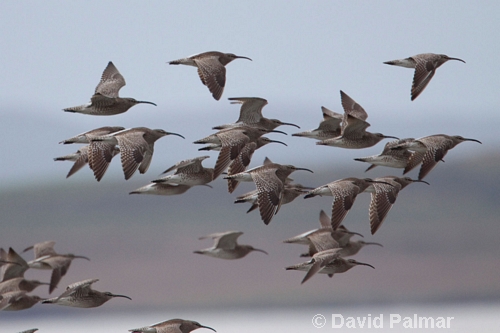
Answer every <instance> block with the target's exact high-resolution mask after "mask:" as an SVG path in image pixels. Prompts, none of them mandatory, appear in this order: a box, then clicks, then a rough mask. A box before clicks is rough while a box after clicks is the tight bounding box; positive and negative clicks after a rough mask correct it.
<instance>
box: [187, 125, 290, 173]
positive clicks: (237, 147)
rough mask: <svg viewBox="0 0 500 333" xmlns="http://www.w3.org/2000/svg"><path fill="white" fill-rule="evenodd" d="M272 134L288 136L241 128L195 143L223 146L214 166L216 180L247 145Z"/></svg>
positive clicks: (259, 129) (222, 132) (226, 130)
mask: <svg viewBox="0 0 500 333" xmlns="http://www.w3.org/2000/svg"><path fill="white" fill-rule="evenodd" d="M270 132H272V133H282V134H285V135H286V133H285V132H282V131H277V130H266V129H263V128H255V127H249V126H240V127H234V128H226V129H222V130H220V131H218V132H217V133H214V134H211V135H209V136H207V137H205V138H203V139H200V140H197V141H195V142H194V143H196V144H217V145H221V148H220V153H219V156H218V157H217V161H216V162H215V166H214V179H216V178H217V177H219V176H220V175H221V174H222V172H223V171H224V170H225V169H226V168H227V167H228V166H229V164H231V161H233V160H234V159H236V158H237V157H238V155H239V154H240V152H241V151H242V149H243V148H244V147H245V145H247V144H248V143H250V142H257V139H258V138H260V137H261V136H262V135H264V134H266V133H270ZM255 149H256V148H255Z"/></svg>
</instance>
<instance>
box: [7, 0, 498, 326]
mask: <svg viewBox="0 0 500 333" xmlns="http://www.w3.org/2000/svg"><path fill="white" fill-rule="evenodd" d="M499 13H500V4H499V3H498V2H496V1H478V2H468V1H454V2H444V1H443V2H435V1H418V2H414V3H410V2H396V1H377V2H366V1H349V2H347V1H342V2H341V1H314V2H304V1H272V2H270V1H251V2H244V3H229V2H224V3H222V2H201V1H196V2H194V1H193V2H173V1H146V2H138V1H104V2H103V1H71V2H60V1H44V2H34V1H4V2H2V3H0V42H1V45H2V51H1V52H0V61H1V63H2V66H0V100H1V101H2V114H3V116H2V117H1V119H2V120H1V122H0V131H1V140H0V148H1V150H2V152H3V158H2V159H1V160H0V170H1V173H0V182H1V186H0V219H1V220H0V221H1V226H2V227H1V230H0V247H2V248H4V249H8V248H9V247H12V248H14V249H15V250H16V251H18V252H19V253H21V252H22V250H23V249H24V248H26V247H28V246H30V245H33V244H35V243H38V242H42V241H46V240H54V241H56V245H55V250H56V251H57V252H59V253H74V254H78V255H84V256H87V257H89V258H90V259H91V261H86V260H78V259H76V260H74V261H73V263H72V265H71V268H70V269H69V272H68V273H67V274H66V276H65V277H63V279H62V280H61V282H60V284H59V288H58V289H56V290H55V291H54V292H53V293H52V295H50V296H55V295H58V294H59V293H61V292H62V291H63V290H64V288H65V287H66V286H67V285H68V284H71V283H73V282H76V281H80V280H83V279H87V278H98V279H99V282H97V283H96V284H94V285H93V287H94V288H95V289H97V290H102V291H104V290H106V291H110V292H113V293H116V294H124V295H128V296H130V297H131V298H132V299H133V301H128V300H126V299H121V298H118V299H114V300H111V301H109V302H108V303H106V304H105V305H103V306H102V307H100V308H97V309H73V308H65V307H60V306H55V305H53V306H51V305H41V304H38V305H35V306H34V307H33V308H31V309H28V310H25V311H19V312H0V322H1V324H0V325H1V326H2V332H3V331H5V332H18V331H22V330H25V329H28V328H33V327H38V328H39V329H40V332H41V333H43V332H63V331H64V332H70V331H71V332H80V331H81V332H83V331H85V330H87V329H88V330H89V331H93V332H104V331H116V332H121V331H126V330H128V329H131V328H133V327H140V326H145V325H148V324H152V323H154V322H159V321H163V320H167V319H171V318H175V317H180V318H184V319H193V320H197V321H200V322H201V324H203V325H207V326H211V327H214V328H215V329H217V331H218V332H229V331H240V332H246V331H256V330H264V331H266V330H267V331H271V330H272V331H275V332H295V331H297V332H303V331H304V330H307V329H309V330H310V329H311V319H312V317H313V316H314V315H315V314H317V313H322V314H323V315H325V316H326V317H327V318H329V316H331V314H332V313H341V314H344V315H345V316H348V315H360V316H366V315H367V314H368V313H371V314H373V315H378V314H380V313H385V316H386V318H388V316H389V313H395V312H396V313H401V314H404V313H409V314H413V313H419V314H422V315H427V316H436V317H437V316H454V317H455V318H456V322H452V323H453V324H454V326H452V329H453V330H456V331H464V332H465V331H467V330H469V329H471V328H477V327H480V328H482V329H483V331H486V330H488V329H490V330H491V331H493V329H495V328H496V327H498V324H499V320H498V316H497V314H498V310H499V309H500V306H499V304H500V303H499V300H500V284H499V283H498V282H499V280H498V277H499V275H500V266H499V265H498V262H499V255H500V245H499V243H498V239H497V238H498V235H499V233H500V224H499V223H498V222H499V218H498V216H499V213H500V209H499V207H498V198H499V196H500V186H499V185H500V175H499V172H498V170H499V167H500V155H499V150H498V145H499V142H500V140H499V138H498V134H497V132H498V130H497V128H498V125H499V124H500V115H499V112H498V107H499V104H500V100H499V98H498V88H499V84H498V73H499V72H500V65H499V62H498V61H497V60H496V55H497V54H498V51H499V49H498V45H500V44H499V42H500V41H499V38H498V34H497V33H495V32H496V31H498V30H499V26H498V15H499ZM205 51H221V52H230V53H235V54H237V55H241V56H247V57H250V58H251V59H252V60H253V61H252V62H250V61H247V60H236V61H234V62H232V63H230V64H229V65H228V66H227V81H226V88H225V91H224V94H223V96H222V98H221V100H220V101H215V100H214V99H213V98H212V96H211V94H210V93H209V91H208V89H207V88H206V87H205V86H203V84H202V83H201V82H200V79H199V78H198V75H197V73H196V69H194V68H192V67H187V66H169V65H168V64H167V62H168V61H170V60H175V59H178V58H182V57H187V56H190V55H193V54H197V53H201V52H205ZM427 52H431V53H443V54H446V55H448V56H451V57H457V58H461V59H464V60H465V61H466V64H463V63H460V62H456V61H450V62H448V63H446V64H445V65H443V66H442V67H440V68H439V69H438V70H437V74H436V75H435V77H434V78H433V79H432V82H431V83H430V84H429V86H428V87H427V88H426V90H425V91H424V92H423V93H422V94H421V95H420V96H419V97H418V98H417V99H416V100H415V101H413V102H411V101H410V88H411V83H412V78H413V70H411V69H405V68H400V67H394V66H387V65H384V64H383V62H384V61H388V60H394V59H401V58H406V57H409V56H412V55H415V54H419V53H427ZM109 61H113V63H114V64H115V66H116V67H117V68H118V70H119V71H120V72H121V74H122V75H123V76H124V77H125V80H126V82H127V85H126V86H125V87H124V88H122V90H121V91H120V96H122V97H133V98H136V99H138V100H146V101H151V102H154V103H156V104H157V105H158V106H157V107H154V106H152V105H147V104H142V105H137V106H135V107H133V108H132V109H130V110H129V111H128V112H126V113H124V114H121V115H116V116H110V117H94V116H87V115H80V114H73V113H66V112H63V111H62V109H63V108H66V107H70V106H76V105H81V104H84V103H86V102H88V101H89V99H90V97H91V95H92V94H93V92H94V89H95V86H96V85H97V83H98V82H99V79H100V76H101V74H102V71H103V70H104V68H105V67H106V65H107V63H108V62H109ZM340 90H343V91H344V92H346V93H347V94H348V95H349V96H351V97H352V98H353V99H354V100H356V101H357V102H358V103H359V104H360V105H362V106H363V107H364V109H365V110H366V111H367V113H368V115H369V117H368V120H367V121H368V122H369V123H370V124H371V127H370V128H369V129H368V130H369V131H371V132H381V133H384V134H386V135H391V136H397V137H400V138H406V137H414V138H418V137H423V136H427V135H432V134H438V133H443V134H448V135H462V136H464V137H468V138H474V139H478V140H480V141H481V142H482V143H483V144H482V145H479V144H477V143H474V142H465V143H462V144H460V145H459V146H457V147H455V148H454V149H453V150H451V151H450V152H449V153H448V155H447V156H446V157H445V161H446V162H445V163H439V164H438V166H437V167H436V168H435V169H434V170H433V171H432V172H431V173H430V174H429V175H428V176H427V177H426V179H425V180H426V181H428V182H429V183H430V184H431V185H430V186H427V185H425V184H418V183H417V184H414V185H411V186H408V187H407V188H406V189H405V190H404V191H403V192H402V193H400V195H399V197H398V200H397V202H396V204H395V206H394V208H393V209H392V210H391V212H390V213H389V215H388V217H387V219H386V221H385V222H384V225H383V226H382V227H381V229H380V230H379V231H378V232H377V234H375V235H374V236H371V235H370V232H369V222H368V205H369V200H370V196H369V195H368V194H362V195H360V196H359V197H358V198H357V200H356V202H355V204H354V206H353V209H352V211H351V212H350V214H349V215H348V216H347V217H346V219H345V220H344V224H345V225H346V226H347V227H348V228H349V229H351V230H352V231H356V232H359V233H361V234H363V235H364V236H365V238H364V240H365V241H373V242H379V243H382V244H383V245H384V247H377V246H372V247H368V246H367V247H365V248H363V249H362V250H361V251H360V253H359V254H358V255H356V256H355V257H353V258H354V259H356V260H359V261H362V262H366V263H370V264H371V265H373V266H375V267H376V269H375V270H372V269H371V268H369V267H364V266H361V267H355V268H353V269H352V270H350V271H349V272H346V273H344V274H338V275H336V276H334V277H333V278H332V279H329V278H328V277H327V276H324V275H320V276H315V277H314V278H312V279H311V280H309V281H308V282H307V283H305V284H304V285H301V284H300V281H301V280H302V278H303V276H304V274H305V273H303V272H294V271H285V269H284V267H286V266H290V265H293V264H296V263H299V262H302V261H305V259H304V258H299V255H300V253H302V252H304V250H305V249H304V248H302V247H300V246H299V245H293V244H283V243H282V241H283V240H284V239H287V238H289V237H292V236H295V235H297V234H299V233H302V232H305V231H307V230H310V229H314V228H317V227H318V226H319V222H318V221H319V220H318V217H319V212H320V210H322V209H323V210H325V211H326V212H327V213H328V214H330V210H331V203H332V198H331V197H324V198H319V197H316V198H313V199H308V200H303V199H302V198H298V199H296V200H295V201H294V202H293V203H290V204H289V205H286V206H283V207H282V208H281V210H280V211H279V213H278V215H276V216H275V217H274V219H273V220H272V221H271V223H270V224H269V225H268V226H266V225H264V224H263V223H262V221H261V220H260V216H259V214H258V212H256V211H254V212H251V213H249V214H245V212H246V210H247V209H248V208H249V207H248V205H246V204H238V205H235V204H233V201H234V200H235V197H236V196H237V195H239V194H242V193H244V192H246V191H250V190H253V189H254V188H255V187H254V185H253V184H251V183H248V184H241V185H240V186H239V188H238V189H237V190H236V191H235V193H233V194H229V193H227V185H226V183H225V181H224V180H223V179H217V180H215V181H214V182H213V183H212V184H211V185H212V186H213V188H208V187H204V186H199V187H194V188H192V189H190V190H189V191H188V192H186V193H185V194H183V195H179V196H168V197H164V196H147V195H129V194H128V193H129V192H130V191H132V190H134V189H136V188H138V187H141V186H143V185H146V184H148V183H149V182H150V181H151V180H152V179H155V178H157V176H158V175H159V174H160V173H161V172H163V171H164V170H165V169H167V168H168V167H170V166H171V165H173V164H175V163H176V162H178V161H180V160H183V159H187V158H193V157H197V156H201V155H207V154H206V152H199V151H198V150H197V149H198V148H199V146H198V145H194V144H192V142H193V141H195V140H198V139H201V138H203V137H205V136H207V135H209V134H211V133H213V132H214V131H213V130H211V127H212V126H216V125H220V124H224V123H229V122H234V121H236V119H237V118H238V115H239V105H231V104H230V103H229V101H228V100H227V98H229V97H262V98H265V99H267V100H268V102H269V104H268V105H267V106H266V107H265V108H264V110H263V113H264V115H265V116H267V117H269V118H278V119H280V120H281V121H284V122H290V123H295V124H297V125H299V126H300V127H301V130H300V131H302V130H308V129H313V128H316V127H317V125H318V124H319V122H320V120H321V119H322V115H321V108H320V107H321V106H325V107H327V108H329V109H331V110H333V111H336V112H343V110H342V107H341V104H340V94H339V91H340ZM101 126H123V127H126V128H127V127H138V126H145V127H150V128H162V129H164V130H166V131H170V132H176V133H180V134H182V135H183V136H185V137H186V139H185V140H182V139H181V138H179V137H175V136H169V137H165V138H162V139H160V140H158V141H157V142H156V144H155V154H154V157H153V161H152V164H151V166H150V169H149V171H148V172H147V173H146V174H144V175H140V174H139V173H136V174H135V175H134V176H133V177H132V178H131V179H130V180H129V181H125V180H124V179H123V173H122V171H121V165H120V163H119V158H118V157H116V158H115V159H114V160H113V162H112V163H111V165H110V167H109V169H108V171H107V173H106V175H105V176H104V178H103V179H102V180H101V182H96V181H95V180H94V177H93V174H92V171H91V170H90V169H89V168H87V167H86V168H84V169H82V170H81V171H79V172H78V173H77V174H75V175H74V176H72V177H70V178H68V179H65V177H66V174H67V172H68V170H69V169H70V168H71V165H72V164H71V163H69V162H54V161H53V158H54V157H58V156H63V155H66V154H69V153H72V152H74V151H76V150H77V149H79V147H78V146H76V145H65V146H63V145H59V144H58V142H60V141H61V140H64V139H67V138H69V137H72V136H74V135H76V134H78V133H82V132H85V131H88V130H91V129H94V128H97V127H101ZM279 129H280V130H283V131H285V132H287V133H288V134H289V135H288V136H284V135H281V134H269V135H268V137H270V138H272V139H275V140H281V141H284V142H286V143H287V144H288V146H287V147H285V146H282V145H268V146H266V147H263V148H262V149H260V150H258V151H257V152H256V153H255V154H254V156H253V159H252V164H251V167H254V166H258V165H261V164H262V161H263V160H264V158H265V157H266V156H268V157H269V158H271V159H272V160H273V161H274V162H277V163H281V164H293V165H295V166H297V167H304V168H309V169H312V170H313V171H314V173H313V174H310V173H307V172H300V171H298V172H296V173H294V174H292V175H291V177H292V178H293V179H294V180H295V181H296V182H298V183H301V184H303V185H306V186H311V187H317V186H320V185H323V184H326V183H328V182H331V181H334V180H336V179H340V178H344V177H372V178H375V177H378V176H385V175H398V176H399V175H401V170H400V169H389V168H384V167H377V168H376V169H374V170H372V171H369V172H367V173H364V170H365V169H366V168H367V167H368V164H366V163H361V162H357V161H354V160H353V159H354V158H357V157H365V156H369V155H374V154H378V153H380V152H381V151H382V149H383V145H384V144H385V142H386V141H383V142H381V143H379V144H377V145H376V146H374V147H372V148H367V149H362V150H345V149H340V148H333V147H325V146H317V145H315V141H314V140H310V139H305V138H298V137H292V136H290V134H292V133H295V132H298V131H299V130H297V129H296V128H293V127H281V128H279ZM208 155H210V158H209V159H207V160H205V161H204V166H206V167H212V166H213V165H214V164H215V161H216V159H217V152H209V153H208ZM417 173H418V170H414V171H412V172H411V173H410V174H409V175H410V176H411V177H417ZM227 230H240V231H243V232H244V234H243V235H242V236H241V237H240V239H239V242H240V243H241V244H251V245H253V246H254V247H257V248H261V249H264V250H266V251H267V252H269V255H268V256H266V255H265V254H262V253H259V252H254V253H250V254H249V255H248V256H247V257H245V258H243V259H241V260H235V261H226V260H218V259H214V258H209V257H205V256H200V255H196V254H193V253H192V252H193V251H194V250H198V249H202V248H206V247H209V246H211V245H212V243H211V241H210V240H202V241H200V240H198V237H200V236H203V235H206V234H210V233H213V232H221V231H227ZM32 256H33V254H32V252H27V253H24V254H23V257H24V258H25V259H26V260H31V259H32ZM25 276H26V277H27V278H30V279H39V280H42V281H47V282H48V280H49V279H50V272H49V271H34V270H28V271H27V272H26V274H25ZM32 294H36V295H39V296H40V297H48V296H49V295H48V291H47V288H45V287H39V288H38V289H36V290H35V291H33V292H32ZM398 311H399V312H398ZM94 318H96V320H89V319H94ZM97 318H98V319H99V320H97ZM455 323H456V325H455ZM330 324H331V323H328V325H330ZM386 326H387V325H386Z"/></svg>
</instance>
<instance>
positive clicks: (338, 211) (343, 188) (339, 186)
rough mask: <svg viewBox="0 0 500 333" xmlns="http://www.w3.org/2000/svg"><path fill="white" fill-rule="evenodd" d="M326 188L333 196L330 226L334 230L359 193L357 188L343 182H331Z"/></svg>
mask: <svg viewBox="0 0 500 333" xmlns="http://www.w3.org/2000/svg"><path fill="white" fill-rule="evenodd" d="M328 187H329V188H330V191H331V192H332V195H333V203H332V218H331V226H332V228H333V230H336V229H337V228H338V226H339V225H340V224H341V223H342V221H343V220H344V218H345V217H346V215H347V213H349V210H350V209H351V207H352V204H353V203H354V200H355V199H356V196H357V195H358V193H359V187H357V186H356V185H354V184H351V183H345V182H342V183H336V182H333V183H330V184H328Z"/></svg>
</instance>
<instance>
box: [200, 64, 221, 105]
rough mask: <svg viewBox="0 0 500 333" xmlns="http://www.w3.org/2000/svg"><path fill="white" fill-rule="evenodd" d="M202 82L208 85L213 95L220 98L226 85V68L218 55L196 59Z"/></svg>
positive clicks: (217, 98)
mask: <svg viewBox="0 0 500 333" xmlns="http://www.w3.org/2000/svg"><path fill="white" fill-rule="evenodd" d="M195 62H196V65H197V66H198V75H199V76H200V79H201V82H203V84H204V85H206V86H207V87H208V90H210V92H211V93H212V96H213V97H214V98H215V99H216V100H219V99H220V98H221V96H222V92H223V91H224V86H225V85H226V68H225V67H224V66H223V65H222V64H221V63H220V62H219V57H218V56H215V55H214V56H209V57H203V58H200V59H195Z"/></svg>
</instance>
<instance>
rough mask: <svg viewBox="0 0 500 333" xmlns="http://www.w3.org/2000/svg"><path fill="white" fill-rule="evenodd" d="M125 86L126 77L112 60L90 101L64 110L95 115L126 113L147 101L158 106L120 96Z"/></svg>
mask: <svg viewBox="0 0 500 333" xmlns="http://www.w3.org/2000/svg"><path fill="white" fill-rule="evenodd" d="M123 86H125V79H124V78H123V76H122V75H121V74H120V72H119V71H118V69H117V68H116V67H115V65H114V64H113V63H112V62H111V61H110V62H109V63H108V66H107V67H106V68H105V69H104V72H103V73H102V76H101V81H100V82H99V84H98V85H97V87H96V89H95V93H94V95H93V96H92V97H91V99H90V103H87V104H83V105H79V106H75V107H70V108H66V109H64V111H66V112H73V113H82V114H89V115H94V116H111V115H116V114H120V113H124V112H126V111H128V109H130V108H131V107H132V106H134V105H136V104H141V103H145V104H152V105H155V106H156V104H155V103H152V102H146V101H138V100H135V99H134V98H129V97H126V98H123V97H118V92H119V91H120V89H121V88H122V87H123Z"/></svg>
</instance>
